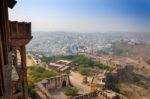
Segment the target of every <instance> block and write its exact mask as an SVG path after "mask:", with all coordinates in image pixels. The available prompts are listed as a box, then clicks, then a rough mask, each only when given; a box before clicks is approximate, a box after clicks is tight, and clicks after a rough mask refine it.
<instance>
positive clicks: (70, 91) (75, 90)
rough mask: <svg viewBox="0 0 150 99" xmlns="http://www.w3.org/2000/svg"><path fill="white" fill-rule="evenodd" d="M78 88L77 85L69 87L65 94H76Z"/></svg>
mask: <svg viewBox="0 0 150 99" xmlns="http://www.w3.org/2000/svg"><path fill="white" fill-rule="evenodd" d="M77 93H78V90H77V88H75V87H69V88H68V89H67V90H66V91H65V95H67V96H75V95H77Z"/></svg>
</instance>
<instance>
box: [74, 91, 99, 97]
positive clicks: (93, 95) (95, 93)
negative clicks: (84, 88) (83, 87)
mask: <svg viewBox="0 0 150 99" xmlns="http://www.w3.org/2000/svg"><path fill="white" fill-rule="evenodd" d="M92 97H97V91H93V92H90V93H87V94H84V95H80V96H76V97H73V98H72V99H91V98H92Z"/></svg>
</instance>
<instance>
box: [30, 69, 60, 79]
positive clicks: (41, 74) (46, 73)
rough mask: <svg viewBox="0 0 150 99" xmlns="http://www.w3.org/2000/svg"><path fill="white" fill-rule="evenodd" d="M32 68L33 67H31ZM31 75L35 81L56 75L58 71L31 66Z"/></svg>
mask: <svg viewBox="0 0 150 99" xmlns="http://www.w3.org/2000/svg"><path fill="white" fill-rule="evenodd" d="M30 68H31V69H30ZM30 68H29V69H30V73H29V74H30V76H31V77H32V80H33V81H34V82H39V81H41V80H43V79H46V78H50V77H53V76H56V75H57V74H58V73H57V72H55V71H53V70H51V71H50V70H46V69H44V68H42V67H39V66H34V67H30Z"/></svg>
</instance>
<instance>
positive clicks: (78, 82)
mask: <svg viewBox="0 0 150 99" xmlns="http://www.w3.org/2000/svg"><path fill="white" fill-rule="evenodd" d="M82 80H83V76H82V75H81V74H79V73H78V72H73V71H71V73H70V81H71V84H72V85H73V86H75V87H77V89H78V91H79V93H80V94H85V93H89V92H90V87H89V86H88V85H84V84H82Z"/></svg>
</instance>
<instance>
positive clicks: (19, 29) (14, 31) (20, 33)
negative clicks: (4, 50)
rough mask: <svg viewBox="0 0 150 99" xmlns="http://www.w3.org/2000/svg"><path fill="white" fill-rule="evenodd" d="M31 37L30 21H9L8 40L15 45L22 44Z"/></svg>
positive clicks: (27, 41)
mask: <svg viewBox="0 0 150 99" xmlns="http://www.w3.org/2000/svg"><path fill="white" fill-rule="evenodd" d="M31 39H32V35H31V23H30V22H29V23H27V22H17V21H10V40H11V43H12V44H14V45H16V46H23V45H26V44H27V43H29V41H30V40H31Z"/></svg>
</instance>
